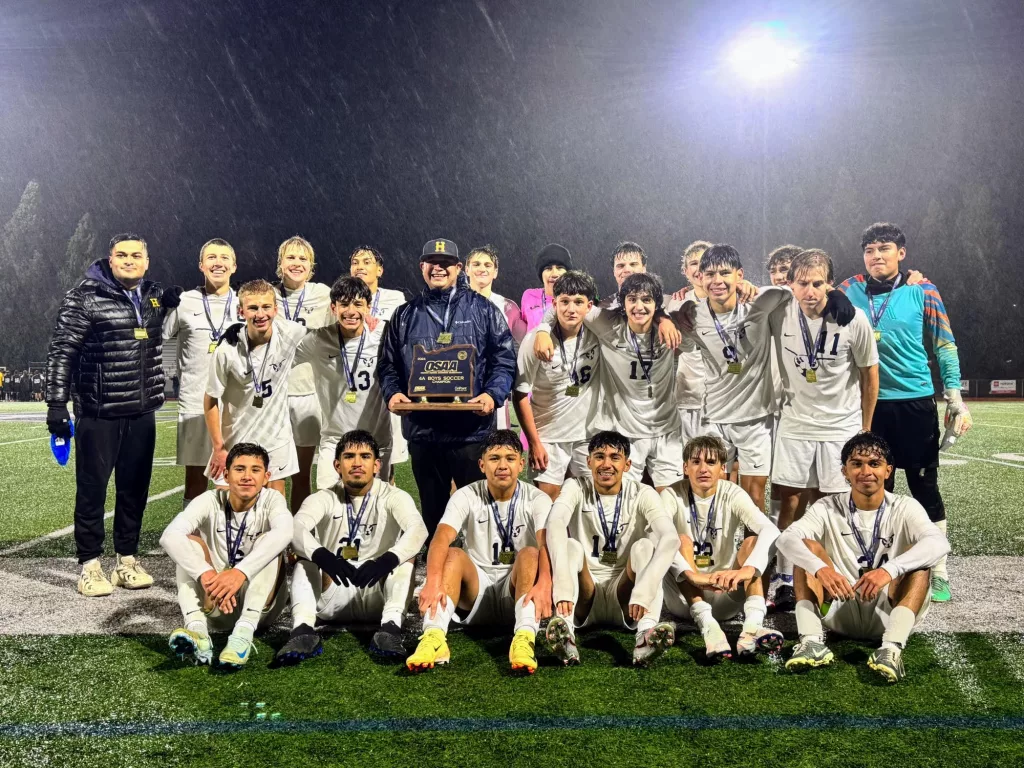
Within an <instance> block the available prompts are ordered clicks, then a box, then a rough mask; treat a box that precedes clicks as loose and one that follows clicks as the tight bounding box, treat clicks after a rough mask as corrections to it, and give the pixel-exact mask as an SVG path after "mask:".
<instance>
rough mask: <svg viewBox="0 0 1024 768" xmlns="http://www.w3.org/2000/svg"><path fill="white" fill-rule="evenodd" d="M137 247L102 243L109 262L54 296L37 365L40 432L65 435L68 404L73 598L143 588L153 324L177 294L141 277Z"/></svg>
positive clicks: (157, 344) (140, 243)
mask: <svg viewBox="0 0 1024 768" xmlns="http://www.w3.org/2000/svg"><path fill="white" fill-rule="evenodd" d="M148 267H149V256H148V254H147V251H146V243H145V241H144V240H142V238H140V237H139V236H138V235H132V234H127V235H118V236H116V237H114V238H113V239H111V241H110V258H109V260H104V259H101V260H99V261H96V262H95V263H94V264H93V265H92V266H91V267H89V269H88V270H87V271H86V274H85V279H84V280H83V281H82V282H81V283H80V284H79V285H78V287H77V288H74V289H72V290H70V291H68V293H67V294H66V295H65V296H64V300H63V302H62V303H61V305H60V310H59V312H58V314H57V322H56V325H55V327H54V330H53V337H52V338H51V339H50V349H49V352H48V353H47V359H46V403H47V406H48V410H47V414H46V425H47V427H48V428H49V430H50V433H51V434H53V435H56V436H58V437H64V438H67V437H68V436H69V434H70V427H69V423H68V422H69V415H68V407H67V402H68V400H69V399H72V400H74V407H75V480H76V483H77V490H76V493H75V546H76V547H77V549H78V562H79V563H80V564H81V565H82V575H81V578H80V579H79V581H78V591H79V592H81V593H82V594H83V595H86V596H88V597H95V596H99V595H108V594H110V592H111V591H112V590H113V586H114V585H119V586H123V587H127V588H128V589H141V588H144V587H148V586H150V585H151V584H152V583H153V578H152V577H151V576H150V575H149V574H148V573H146V572H145V570H143V568H142V566H141V565H140V564H139V562H138V560H137V559H136V558H135V554H136V551H137V549H138V545H139V531H140V529H141V527H142V513H143V511H144V510H145V508H146V497H147V494H148V492H149V478H150V473H151V472H152V469H153V449H154V446H155V443H156V420H155V417H154V413H155V411H156V410H157V409H158V408H160V406H161V405H163V402H164V373H163V368H162V364H161V357H160V355H161V351H162V339H161V326H162V324H163V318H164V311H165V307H167V308H169V307H172V306H177V303H178V296H179V295H180V293H181V289H180V288H168V289H166V290H164V289H162V288H161V287H160V286H159V285H157V284H156V283H153V282H151V281H149V280H145V279H143V278H144V275H145V274H146V269H147V268H148ZM111 473H114V484H115V488H116V490H117V499H116V502H115V505H114V549H115V550H116V552H117V562H116V564H115V567H114V570H113V571H112V572H111V579H110V580H109V581H108V580H107V577H106V575H105V574H104V572H103V568H102V565H101V564H100V560H99V558H100V555H102V554H103V534H104V531H103V510H104V506H105V504H106V498H107V483H108V482H109V480H110V475H111Z"/></svg>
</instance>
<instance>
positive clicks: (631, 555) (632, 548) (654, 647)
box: [547, 432, 679, 666]
mask: <svg viewBox="0 0 1024 768" xmlns="http://www.w3.org/2000/svg"><path fill="white" fill-rule="evenodd" d="M587 466H588V467H589V468H590V472H591V475H590V476H589V477H580V478H572V479H570V480H568V481H566V483H565V485H564V486H563V487H562V492H561V494H559V496H558V499H557V500H556V501H555V503H554V504H553V505H552V507H551V517H550V518H549V520H548V537H549V542H550V543H549V546H550V547H551V564H552V569H553V571H554V590H553V599H554V600H555V603H556V605H557V615H556V616H554V617H553V618H552V619H551V621H549V622H548V628H547V640H548V643H550V644H551V647H552V649H553V650H554V652H555V654H556V655H557V656H558V657H559V658H561V660H562V663H563V664H566V665H568V664H578V663H579V661H580V656H579V651H578V650H577V648H576V634H575V630H576V628H578V627H584V626H595V625H600V624H605V625H612V626H615V627H623V626H624V627H626V628H628V629H633V630H635V631H636V647H635V648H634V650H633V663H634V664H635V665H637V666H647V665H648V664H650V663H651V662H652V661H653V660H654V659H655V658H657V657H658V656H660V655H661V654H662V653H663V652H664V651H665V649H667V648H668V647H670V646H671V645H672V643H673V642H675V627H673V626H672V624H669V623H658V619H659V617H660V616H661V606H662V601H663V595H662V579H663V578H664V577H665V573H666V571H668V568H669V565H671V563H672V557H673V555H674V554H675V552H676V550H677V549H678V548H679V538H678V536H677V535H676V530H675V527H674V526H673V525H672V519H671V518H670V517H669V515H668V513H667V512H666V511H665V508H664V505H663V504H662V503H661V499H660V498H659V497H658V493H657V491H655V490H654V489H653V488H651V487H650V486H648V485H641V484H640V483H637V482H635V481H633V480H630V479H628V478H626V477H624V474H625V473H627V472H628V471H629V467H630V461H629V440H627V439H626V438H625V437H624V436H623V435H621V434H619V433H618V432H598V433H597V434H596V435H594V436H593V437H592V438H591V440H590V445H589V452H588V456H587ZM567 531H568V535H567ZM569 536H571V537H572V538H569Z"/></svg>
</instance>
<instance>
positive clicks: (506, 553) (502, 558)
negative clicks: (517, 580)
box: [498, 549, 516, 565]
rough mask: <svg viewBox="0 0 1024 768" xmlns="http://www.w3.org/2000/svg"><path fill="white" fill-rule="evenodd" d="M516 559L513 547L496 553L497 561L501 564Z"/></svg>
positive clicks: (506, 563) (509, 563)
mask: <svg viewBox="0 0 1024 768" xmlns="http://www.w3.org/2000/svg"><path fill="white" fill-rule="evenodd" d="M515 561H516V551H515V550H514V549H503V550H501V554H500V555H498V562H499V563H501V564H502V565H512V563H514V562H515Z"/></svg>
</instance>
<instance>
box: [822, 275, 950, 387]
mask: <svg viewBox="0 0 1024 768" xmlns="http://www.w3.org/2000/svg"><path fill="white" fill-rule="evenodd" d="M866 289H867V278H866V277H865V276H864V275H854V276H853V277H851V278H850V279H849V280H847V281H845V282H844V283H843V284H842V285H840V286H839V290H841V291H843V293H845V294H846V295H847V296H848V297H849V299H850V301H851V302H852V303H853V306H855V307H860V308H861V309H862V310H864V314H866V315H867V316H868V318H869V319H871V321H872V323H871V324H872V326H873V327H874V330H875V336H876V338H877V340H878V383H879V390H878V399H879V400H915V399H918V398H922V397H934V396H935V390H934V386H933V384H932V376H931V372H930V370H929V368H928V347H929V346H931V348H932V351H933V352H934V354H935V359H936V361H937V362H938V364H939V373H940V374H941V376H942V387H943V389H960V358H959V357H958V356H957V351H956V341H955V340H954V338H953V331H952V329H951V328H950V326H949V317H948V316H947V315H946V308H945V306H944V305H943V303H942V297H941V296H940V295H939V291H938V289H937V288H936V287H935V286H934V285H932V284H931V283H929V282H927V281H925V282H922V283H918V284H917V285H900V286H899V287H898V288H896V290H895V291H893V292H892V298H891V299H890V300H889V304H888V306H887V307H886V308H885V314H884V315H882V318H881V319H880V320H878V321H877V322H875V320H874V318H873V317H872V314H871V305H870V303H869V301H868V294H867V290H866ZM888 296H889V294H886V293H883V294H880V295H876V296H875V297H874V302H875V311H876V312H878V311H879V310H880V309H881V307H882V302H884V301H885V299H886V297H888ZM879 332H880V333H881V336H878V334H879Z"/></svg>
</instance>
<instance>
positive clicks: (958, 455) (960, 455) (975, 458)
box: [939, 451, 1024, 469]
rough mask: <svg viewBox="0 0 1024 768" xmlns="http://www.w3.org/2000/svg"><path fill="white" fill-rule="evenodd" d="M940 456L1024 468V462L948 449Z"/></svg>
mask: <svg viewBox="0 0 1024 768" xmlns="http://www.w3.org/2000/svg"><path fill="white" fill-rule="evenodd" d="M939 455H940V456H947V457H949V458H951V459H970V460H971V461H984V462H985V463H986V464H1000V465H1002V466H1004V467H1013V468H1014V469H1024V464H1012V463H1010V462H1009V461H996V460H995V459H983V458H981V457H980V456H968V455H967V454H966V453H949V452H948V451H946V452H943V453H941V454H939Z"/></svg>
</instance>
